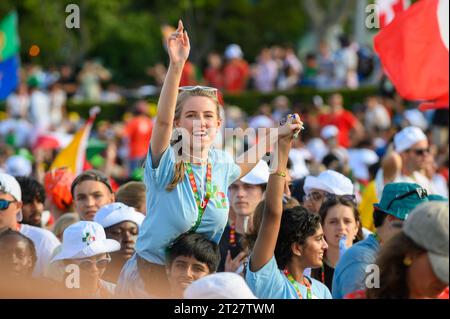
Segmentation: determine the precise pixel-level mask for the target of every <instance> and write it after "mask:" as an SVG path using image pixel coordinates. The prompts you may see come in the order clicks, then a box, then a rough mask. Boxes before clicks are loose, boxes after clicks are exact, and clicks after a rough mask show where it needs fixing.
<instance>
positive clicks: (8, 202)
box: [0, 199, 16, 210]
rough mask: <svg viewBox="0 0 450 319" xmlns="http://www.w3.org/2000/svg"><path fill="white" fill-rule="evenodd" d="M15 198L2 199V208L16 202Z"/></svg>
mask: <svg viewBox="0 0 450 319" xmlns="http://www.w3.org/2000/svg"><path fill="white" fill-rule="evenodd" d="M15 202H16V201H15V200H6V199H0V210H6V209H8V208H9V205H10V204H11V203H15Z"/></svg>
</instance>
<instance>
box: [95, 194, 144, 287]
mask: <svg viewBox="0 0 450 319" xmlns="http://www.w3.org/2000/svg"><path fill="white" fill-rule="evenodd" d="M144 217H145V216H144V215H143V214H141V213H138V212H137V211H136V210H135V209H134V208H133V207H129V206H127V205H125V204H123V203H119V202H116V203H112V204H108V205H105V206H103V207H102V208H100V209H99V210H98V212H97V214H96V215H95V217H94V222H96V223H99V224H100V225H102V226H103V228H104V229H105V233H106V238H109V239H114V240H116V241H118V242H119V243H120V250H119V251H117V252H114V253H112V254H111V264H110V265H109V266H108V268H107V269H106V272H105V274H104V276H103V278H105V280H107V281H109V282H113V283H116V282H117V280H118V278H119V274H120V271H121V270H122V267H123V265H124V264H125V262H126V261H127V260H128V259H130V258H131V257H132V256H133V254H134V253H135V248H134V247H135V245H136V239H137V236H138V233H139V227H140V226H141V224H142V222H143V220H144Z"/></svg>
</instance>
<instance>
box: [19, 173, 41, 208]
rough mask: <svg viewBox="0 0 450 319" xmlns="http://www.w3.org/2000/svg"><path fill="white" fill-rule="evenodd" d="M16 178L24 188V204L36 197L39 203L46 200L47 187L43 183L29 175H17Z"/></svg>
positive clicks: (21, 187) (22, 188)
mask: <svg viewBox="0 0 450 319" xmlns="http://www.w3.org/2000/svg"><path fill="white" fill-rule="evenodd" d="M16 180H17V182H18V183H19V185H20V189H21V190H22V202H23V203H24V204H29V203H32V202H33V201H34V200H35V199H37V201H38V202H39V203H44V202H45V189H44V186H42V184H41V183H39V182H38V181H37V180H35V179H34V178H32V177H28V176H17V177H16Z"/></svg>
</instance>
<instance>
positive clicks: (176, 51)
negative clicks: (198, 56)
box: [167, 20, 191, 64]
mask: <svg viewBox="0 0 450 319" xmlns="http://www.w3.org/2000/svg"><path fill="white" fill-rule="evenodd" d="M167 50H168V52H169V57H170V62H171V63H173V64H184V63H185V62H186V60H187V59H188V57H189V51H190V50H191V44H190V42H189V36H188V34H187V32H186V30H184V27H183V22H181V20H180V21H178V28H177V30H176V31H175V32H174V33H172V34H171V35H170V37H169V39H168V40H167Z"/></svg>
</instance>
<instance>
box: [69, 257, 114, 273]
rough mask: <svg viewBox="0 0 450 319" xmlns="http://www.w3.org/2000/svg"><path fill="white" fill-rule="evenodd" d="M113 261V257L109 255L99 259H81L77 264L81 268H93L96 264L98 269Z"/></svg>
mask: <svg viewBox="0 0 450 319" xmlns="http://www.w3.org/2000/svg"><path fill="white" fill-rule="evenodd" d="M110 262H111V257H110V256H108V257H106V258H102V259H99V260H91V259H80V260H78V262H77V264H78V266H79V267H80V269H83V270H88V269H91V268H92V266H93V265H94V264H95V265H96V266H97V268H98V269H104V268H106V266H108V264H109V263H110Z"/></svg>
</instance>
